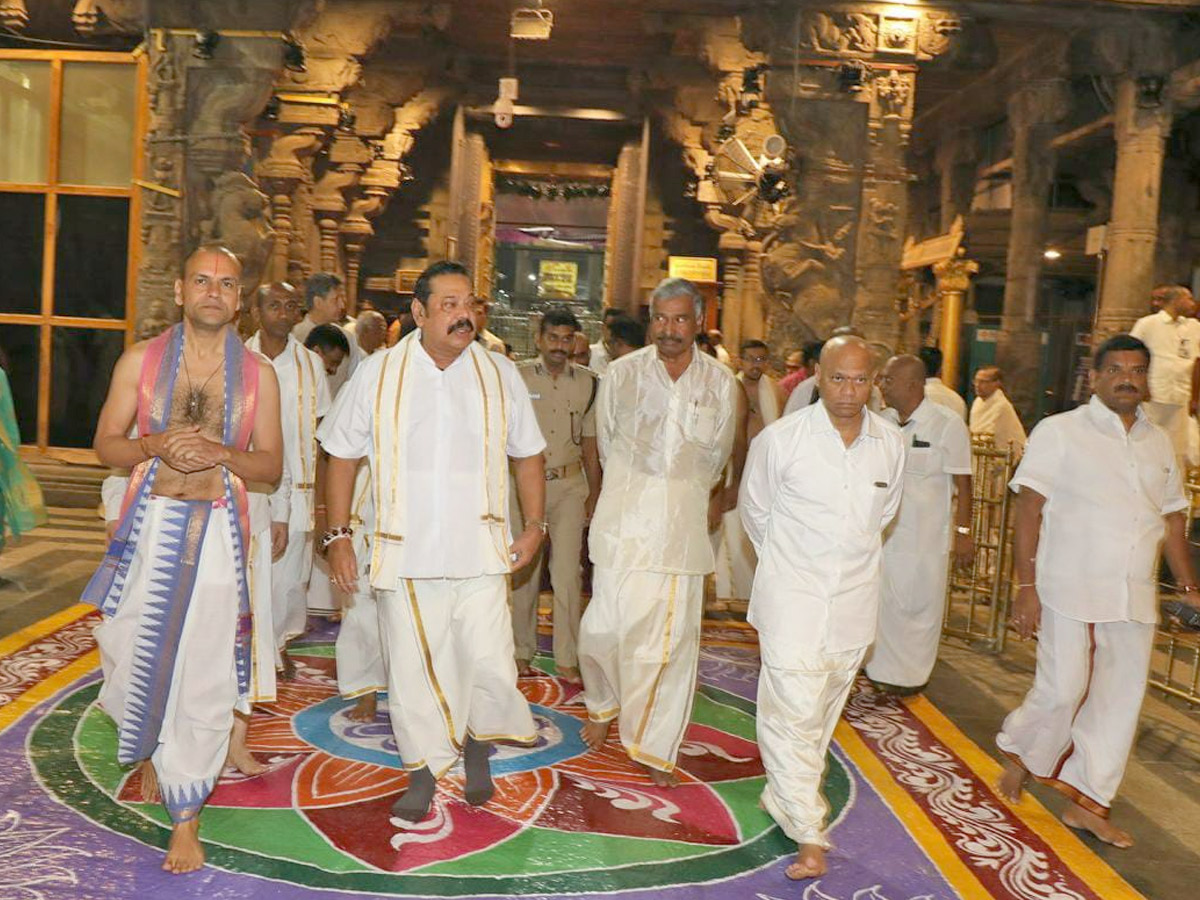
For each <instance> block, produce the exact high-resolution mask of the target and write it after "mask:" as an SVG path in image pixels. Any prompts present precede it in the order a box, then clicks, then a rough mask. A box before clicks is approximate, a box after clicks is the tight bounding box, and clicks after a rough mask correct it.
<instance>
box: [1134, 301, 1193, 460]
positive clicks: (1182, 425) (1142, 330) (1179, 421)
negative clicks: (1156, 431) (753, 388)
mask: <svg viewBox="0 0 1200 900" xmlns="http://www.w3.org/2000/svg"><path fill="white" fill-rule="evenodd" d="M1154 300H1155V301H1156V302H1157V303H1158V304H1159V309H1158V312H1155V313H1151V314H1150V315H1148V316H1143V317H1142V318H1140V319H1138V320H1137V321H1136V322H1134V324H1133V328H1131V329H1130V330H1129V333H1130V334H1132V335H1133V336H1134V337H1135V338H1139V339H1140V340H1142V341H1143V342H1144V343H1145V345H1146V346H1147V347H1149V348H1150V395H1149V397H1148V398H1147V399H1146V401H1145V404H1146V415H1147V416H1148V417H1149V419H1150V421H1151V422H1153V423H1154V424H1155V425H1157V426H1158V427H1159V428H1161V429H1162V430H1163V431H1165V432H1166V433H1167V436H1168V437H1170V438H1171V445H1172V446H1173V447H1174V449H1175V457H1176V461H1177V464H1178V466H1179V471H1180V472H1181V473H1186V472H1187V452H1188V431H1189V429H1190V427H1191V420H1192V418H1193V417H1194V416H1195V415H1196V399H1197V388H1200V381H1198V380H1197V379H1196V378H1195V377H1194V376H1195V372H1196V366H1197V362H1196V360H1197V358H1198V357H1200V322H1197V321H1196V319H1195V318H1194V316H1195V315H1196V302H1195V300H1193V299H1192V292H1191V291H1189V290H1188V289H1187V288H1185V287H1183V286H1181V285H1163V286H1162V287H1158V288H1155V289H1154Z"/></svg>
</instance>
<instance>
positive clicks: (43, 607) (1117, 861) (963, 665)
mask: <svg viewBox="0 0 1200 900" xmlns="http://www.w3.org/2000/svg"><path fill="white" fill-rule="evenodd" d="M103 542H104V535H103V528H102V526H101V524H100V523H99V521H98V520H97V519H96V518H95V517H94V513H93V512H92V511H90V510H87V509H69V508H62V507H56V508H54V509H53V510H52V515H51V521H50V523H49V525H48V526H46V527H44V528H42V529H39V530H38V531H37V532H35V533H34V534H33V535H30V536H27V537H26V538H25V539H24V540H23V541H22V542H21V543H20V544H19V545H17V546H10V547H8V548H6V549H5V550H4V551H3V553H0V579H2V580H0V638H2V637H3V636H5V635H8V634H11V633H12V632H14V631H19V630H20V629H21V628H24V627H25V626H27V625H30V624H32V623H34V622H37V621H39V620H40V619H42V618H45V617H46V616H48V615H51V614H52V613H54V612H56V611H58V610H60V609H62V608H64V607H66V606H69V605H71V604H72V603H74V602H76V600H77V598H78V596H79V592H80V590H81V589H82V587H83V585H84V583H85V582H86V581H87V579H88V577H90V575H91V573H92V571H93V570H94V568H95V565H96V561H97V560H98V559H99V556H100V554H101V552H102V548H103ZM726 615H734V616H736V615H738V612H737V611H733V612H729V613H726ZM1033 666H1034V644H1033V643H1032V642H1030V643H1022V642H1020V641H1016V640H1013V641H1010V642H1009V644H1008V647H1007V648H1006V649H1005V651H1004V652H1003V654H1000V655H993V654H990V653H986V652H983V651H981V650H977V649H973V648H971V647H968V646H967V645H965V644H964V643H962V642H961V641H958V640H951V641H948V642H946V643H945V644H944V645H943V649H942V653H941V658H940V662H939V665H938V668H937V670H936V671H935V672H934V676H933V680H932V682H931V684H930V687H929V690H928V697H929V699H930V700H932V701H933V703H934V704H935V705H937V707H938V708H939V709H941V710H942V712H943V713H945V714H946V715H947V716H948V717H949V718H950V719H951V720H952V721H953V722H954V723H955V724H956V725H957V726H958V727H959V728H960V729H962V730H963V731H964V732H965V733H966V734H967V736H968V737H970V738H971V739H973V740H974V741H975V742H976V743H978V744H979V745H980V746H981V747H983V748H984V749H985V750H987V751H988V752H991V753H993V754H995V753H996V751H995V747H994V744H993V738H994V735H995V732H996V730H997V728H998V727H999V725H1000V722H1001V721H1002V720H1003V718H1004V715H1005V713H1006V712H1007V711H1008V710H1010V709H1012V708H1013V707H1014V706H1015V705H1016V704H1017V703H1019V702H1020V699H1021V697H1022V695H1023V694H1024V692H1025V690H1026V689H1027V688H1028V686H1029V684H1030V682H1031V679H1032V675H1033ZM1034 792H1035V793H1036V794H1037V795H1038V796H1039V797H1040V798H1041V799H1042V800H1043V802H1045V803H1046V804H1047V805H1048V806H1050V808H1052V809H1055V810H1057V809H1059V808H1061V804H1062V801H1061V799H1060V798H1059V797H1058V795H1057V794H1055V793H1054V792H1053V791H1051V790H1049V789H1046V788H1041V787H1035V788H1034ZM1113 814H1114V818H1116V819H1118V820H1119V821H1120V822H1121V823H1122V824H1123V825H1125V826H1126V827H1128V828H1129V829H1130V830H1131V831H1133V832H1134V833H1135V836H1136V837H1137V838H1138V841H1139V843H1138V846H1137V847H1136V848H1135V849H1132V850H1114V849H1111V848H1108V847H1106V846H1105V845H1103V844H1100V843H1099V842H1096V841H1091V840H1089V843H1090V844H1091V846H1093V847H1094V849H1096V851H1097V852H1098V853H1099V854H1100V855H1101V856H1102V857H1104V858H1105V859H1106V860H1107V861H1108V862H1109V863H1110V864H1111V865H1112V866H1113V868H1115V869H1116V870H1117V871H1118V872H1120V873H1121V874H1122V875H1123V876H1124V877H1125V878H1126V879H1127V880H1128V881H1129V882H1130V883H1131V884H1133V885H1134V886H1135V887H1136V888H1138V889H1139V890H1140V891H1142V892H1143V893H1144V894H1145V895H1146V896H1147V897H1148V898H1150V900H1174V898H1185V897H1193V896H1197V893H1198V889H1197V885H1200V706H1188V705H1187V704H1186V703H1184V702H1182V701H1180V700H1176V699H1172V698H1166V697H1164V696H1163V695H1162V694H1160V693H1158V692H1155V691H1151V692H1150V694H1149V696H1148V698H1147V701H1146V704H1145V707H1144V709H1143V712H1142V722H1141V729H1140V731H1139V734H1138V740H1137V744H1136V747H1135V750H1134V754H1133V756H1132V758H1131V760H1130V764H1129V768H1128V771H1127V774H1126V778H1125V783H1124V785H1123V787H1122V792H1121V796H1120V797H1118V799H1117V802H1116V804H1115V805H1114V810H1113Z"/></svg>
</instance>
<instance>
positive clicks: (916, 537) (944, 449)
mask: <svg viewBox="0 0 1200 900" xmlns="http://www.w3.org/2000/svg"><path fill="white" fill-rule="evenodd" d="M881 387H882V389H883V399H884V401H886V403H887V409H885V410H884V411H883V413H882V414H883V416H884V417H885V418H886V419H887V420H888V421H889V422H892V423H894V424H895V425H897V426H899V428H900V433H901V434H902V435H904V458H905V461H904V495H903V500H902V501H901V503H900V512H899V513H898V514H897V515H896V518H895V519H894V520H893V521H892V524H891V526H890V527H889V528H888V530H887V532H886V534H885V536H884V541H883V600H882V601H881V604H880V607H879V628H878V633H877V634H876V637H875V646H874V647H872V648H871V656H870V661H869V662H868V663H867V677H868V678H870V679H871V681H873V682H875V686H876V687H877V688H882V689H883V690H885V691H889V692H891V693H897V694H914V693H917V692H918V691H920V690H921V689H922V688H923V687H924V686H925V684H926V682H928V681H929V676H930V674H931V673H932V672H933V665H934V663H935V662H937V652H938V642H939V641H940V640H941V637H942V615H943V613H944V612H945V609H946V579H947V576H948V575H949V556H950V551H951V547H953V550H954V558H955V562H956V563H957V564H958V565H960V566H961V565H967V564H969V563H970V560H971V556H972V555H973V547H972V542H971V436H970V435H969V434H968V433H967V423H966V422H964V421H963V420H962V419H961V418H960V417H959V416H958V415H956V414H955V413H954V412H952V411H951V410H949V409H947V408H946V407H945V406H941V405H939V404H937V403H935V402H933V401H932V400H931V399H929V396H928V394H927V393H926V387H925V364H924V363H922V362H921V360H919V359H917V357H915V356H893V357H892V358H891V359H890V360H888V363H887V365H886V366H884V367H883V378H882V379H881ZM955 491H957V493H958V499H957V502H956V503H954V516H953V517H952V516H951V500H952V498H953V497H954V494H955ZM952 525H953V526H954V527H953V528H952V527H951V526H952Z"/></svg>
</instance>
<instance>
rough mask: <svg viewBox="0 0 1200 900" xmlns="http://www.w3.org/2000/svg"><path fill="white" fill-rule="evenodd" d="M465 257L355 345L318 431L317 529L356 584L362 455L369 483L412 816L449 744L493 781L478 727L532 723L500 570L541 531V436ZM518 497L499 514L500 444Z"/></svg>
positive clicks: (534, 546) (423, 804)
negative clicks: (323, 478)
mask: <svg viewBox="0 0 1200 900" xmlns="http://www.w3.org/2000/svg"><path fill="white" fill-rule="evenodd" d="M471 284H472V282H471V278H470V276H469V274H468V272H467V270H466V269H465V268H464V267H463V266H462V265H460V264H458V263H454V262H437V263H434V264H433V265H431V266H430V267H429V268H427V269H426V270H425V271H424V272H423V273H422V274H421V277H420V278H418V279H417V283H416V285H415V286H414V287H413V306H412V308H413V315H414V317H415V319H416V322H417V327H418V329H419V330H418V331H415V332H413V333H412V334H410V335H408V336H407V337H406V338H404V339H403V340H401V341H400V342H399V343H398V344H396V346H395V347H393V348H391V349H390V350H387V351H386V352H383V353H376V354H374V355H372V356H369V357H367V359H366V360H364V361H363V363H362V365H361V366H359V368H358V370H357V371H356V372H355V373H354V375H353V377H352V378H351V380H350V381H349V382H347V387H346V389H345V390H343V391H342V393H341V394H339V395H338V398H337V399H336V400H335V402H334V407H333V410H332V412H331V413H330V414H329V416H328V418H326V420H325V421H324V422H323V423H322V425H321V429H320V431H319V433H318V438H319V439H320V441H321V445H322V446H323V447H324V448H325V451H326V453H328V454H329V463H328V470H327V476H328V477H327V484H328V487H327V489H326V501H327V505H328V516H329V530H328V531H327V532H326V533H325V535H324V537H323V538H322V544H323V545H324V546H325V548H326V554H327V559H328V561H329V570H330V574H331V580H332V581H333V583H334V585H335V587H338V588H340V589H341V590H343V591H355V590H356V589H357V582H358V577H359V576H358V563H357V560H356V558H355V553H354V549H353V544H352V530H351V528H350V517H351V505H352V502H353V488H354V483H355V476H356V472H357V469H358V461H359V459H360V458H362V457H366V458H367V460H368V461H369V464H370V466H371V476H372V484H373V487H374V491H375V497H374V510H375V527H374V530H373V533H372V535H371V561H370V569H369V571H370V582H371V585H372V586H373V587H374V588H375V590H376V600H377V603H378V606H379V621H380V632H381V636H382V641H383V646H384V647H385V648H386V651H385V652H386V654H387V672H388V678H387V681H388V685H387V686H388V713H389V715H390V717H391V723H392V731H393V733H394V735H395V738H396V745H397V747H398V749H399V752H400V758H401V761H402V763H403V765H404V767H405V769H406V770H407V771H408V774H409V783H408V789H407V790H406V791H405V792H404V794H402V795H401V797H400V799H399V800H397V801H396V804H395V805H394V806H393V807H392V812H393V815H395V816H397V817H399V818H402V819H406V820H409V821H419V820H420V819H422V818H424V817H425V815H426V814H427V813H428V812H429V808H430V805H431V803H432V801H433V796H434V792H435V788H436V780H437V779H439V778H441V777H442V776H443V775H444V774H445V773H446V772H447V771H448V770H449V769H450V767H451V766H452V765H453V764H454V763H455V762H456V761H457V760H458V758H459V756H460V755H461V756H462V758H463V763H464V768H465V770H466V789H465V794H466V800H467V802H468V803H470V804H472V805H474V806H481V805H483V804H484V803H487V801H488V800H489V799H491V796H492V793H493V786H492V780H491V772H490V767H489V762H488V756H489V754H490V751H491V747H490V744H489V742H490V741H493V740H511V741H517V742H521V743H529V742H531V741H533V740H534V738H535V736H536V730H535V726H534V722H533V717H532V716H531V714H530V711H529V704H528V703H527V702H526V701H525V698H524V696H522V694H521V692H520V691H519V690H518V689H517V668H516V664H515V663H514V661H513V633H512V620H511V617H510V615H509V607H508V574H509V572H510V571H514V570H516V569H519V568H521V567H523V566H525V565H527V564H528V563H529V562H530V561H531V560H532V559H533V556H534V554H535V553H536V552H537V550H538V547H539V546H540V545H541V543H542V538H543V536H544V534H545V528H546V525H545V520H544V517H543V513H544V503H545V488H546V481H545V473H544V470H543V461H542V450H543V449H544V448H545V446H546V442H545V441H544V440H543V439H542V433H541V431H539V430H538V424H537V418H536V416H535V414H534V411H533V405H532V403H531V402H530V399H529V391H528V390H527V389H526V387H525V382H524V381H523V380H522V378H521V376H520V374H519V373H518V372H517V368H516V366H515V365H513V363H512V362H510V361H509V360H508V359H506V358H504V357H503V356H500V355H499V354H496V353H489V352H488V351H487V350H485V349H484V348H483V346H482V345H481V344H480V343H478V342H477V341H475V334H476V331H477V329H478V318H477V317H478V316H479V315H480V304H479V301H478V300H477V299H476V298H475V297H474V296H473V294H472V290H471ZM510 458H512V460H513V469H514V473H515V479H516V485H517V493H518V494H519V495H520V500H521V508H522V509H523V510H524V511H525V516H526V517H525V530H524V531H523V532H522V533H521V534H520V535H519V536H517V538H516V540H515V541H514V540H513V539H512V535H511V534H510V533H509V528H508V524H507V522H506V521H505V516H506V514H507V511H508V508H509V504H508V496H507V493H508V469H509V459H510Z"/></svg>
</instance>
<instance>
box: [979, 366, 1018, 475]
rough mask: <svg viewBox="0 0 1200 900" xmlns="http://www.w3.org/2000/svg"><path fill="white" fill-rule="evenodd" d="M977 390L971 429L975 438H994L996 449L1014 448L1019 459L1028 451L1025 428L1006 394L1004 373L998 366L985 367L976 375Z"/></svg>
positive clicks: (1014, 455)
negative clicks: (1026, 448)
mask: <svg viewBox="0 0 1200 900" xmlns="http://www.w3.org/2000/svg"><path fill="white" fill-rule="evenodd" d="M974 387H975V395H976V396H975V401H974V402H973V403H972V404H971V418H970V424H969V426H968V427H969V428H970V430H971V434H972V436H977V437H988V438H991V439H992V442H993V443H994V444H995V445H996V449H997V450H1006V449H1008V448H1012V452H1013V457H1014V458H1017V459H1019V458H1020V456H1021V454H1022V453H1024V452H1025V426H1024V425H1022V424H1021V417H1020V416H1018V415H1017V411H1016V409H1014V408H1013V405H1012V401H1011V400H1009V399H1008V395H1007V394H1006V393H1004V375H1003V373H1002V372H1001V371H1000V369H999V368H998V367H997V366H984V367H983V368H981V369H979V370H978V371H976V373H975V380H974Z"/></svg>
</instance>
